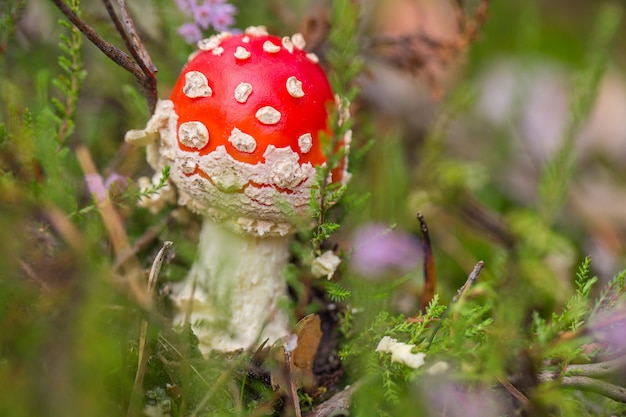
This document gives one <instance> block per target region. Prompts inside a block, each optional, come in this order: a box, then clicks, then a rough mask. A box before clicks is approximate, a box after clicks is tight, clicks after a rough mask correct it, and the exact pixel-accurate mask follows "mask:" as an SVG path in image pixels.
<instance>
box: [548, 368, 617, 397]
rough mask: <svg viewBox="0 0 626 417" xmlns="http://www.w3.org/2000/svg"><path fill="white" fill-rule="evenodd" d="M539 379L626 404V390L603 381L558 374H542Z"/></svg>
mask: <svg viewBox="0 0 626 417" xmlns="http://www.w3.org/2000/svg"><path fill="white" fill-rule="evenodd" d="M537 377H538V379H539V381H542V382H553V381H557V382H559V383H560V384H561V386H563V387H565V388H571V389H577V390H580V391H586V392H594V393H596V394H600V395H604V396H605V397H607V398H610V399H612V400H615V401H618V402H621V403H626V388H624V387H620V386H618V385H615V384H611V383H610V382H606V381H603V380H601V379H596V378H591V377H588V376H561V375H560V374H559V373H558V372H541V373H539V375H538V376H537Z"/></svg>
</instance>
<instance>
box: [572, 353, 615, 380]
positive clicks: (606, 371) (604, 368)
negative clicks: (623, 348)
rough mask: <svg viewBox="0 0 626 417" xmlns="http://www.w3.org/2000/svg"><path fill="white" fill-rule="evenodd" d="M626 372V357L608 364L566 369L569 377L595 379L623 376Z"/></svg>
mask: <svg viewBox="0 0 626 417" xmlns="http://www.w3.org/2000/svg"><path fill="white" fill-rule="evenodd" d="M625 371H626V355H623V356H620V357H619V358H617V359H613V360H610V361H606V362H598V363H590V364H582V365H569V366H567V367H566V368H565V375H567V376H587V377H593V378H607V377H610V376H613V375H622V374H623V373H624V372H625Z"/></svg>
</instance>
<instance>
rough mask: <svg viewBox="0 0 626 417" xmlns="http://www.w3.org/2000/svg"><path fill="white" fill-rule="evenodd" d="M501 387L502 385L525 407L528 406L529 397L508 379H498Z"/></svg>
mask: <svg viewBox="0 0 626 417" xmlns="http://www.w3.org/2000/svg"><path fill="white" fill-rule="evenodd" d="M496 379H497V380H498V382H499V383H500V385H502V386H503V387H504V388H505V389H506V390H507V391H508V392H509V394H511V395H512V396H513V397H515V399H516V400H517V401H519V402H520V404H522V405H523V406H527V405H528V397H526V396H525V395H524V394H523V393H522V392H521V391H520V390H518V389H517V387H515V385H513V384H512V383H511V381H509V380H508V379H507V378H496Z"/></svg>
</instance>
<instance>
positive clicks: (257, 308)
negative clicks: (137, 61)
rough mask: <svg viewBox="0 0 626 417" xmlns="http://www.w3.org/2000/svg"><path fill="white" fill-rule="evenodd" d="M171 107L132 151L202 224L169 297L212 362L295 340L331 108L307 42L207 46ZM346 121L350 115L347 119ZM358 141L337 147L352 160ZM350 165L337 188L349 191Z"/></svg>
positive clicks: (232, 40) (212, 41)
mask: <svg viewBox="0 0 626 417" xmlns="http://www.w3.org/2000/svg"><path fill="white" fill-rule="evenodd" d="M198 46H199V48H200V49H201V51H199V52H196V53H194V54H193V55H192V57H191V58H190V61H189V62H188V64H187V65H186V67H185V68H184V69H183V71H182V74H181V76H180V78H179V80H178V82H177V83H176V85H175V86H174V89H173V92H172V95H171V99H170V100H161V101H159V103H158V104H157V108H156V111H155V113H154V115H153V116H152V118H151V119H150V121H149V122H148V124H147V126H146V128H145V129H144V130H141V131H131V132H129V133H128V134H127V136H126V140H127V141H129V142H131V143H136V144H140V145H148V148H147V149H148V151H147V153H148V155H147V156H148V162H149V164H150V165H151V166H152V167H153V168H154V169H155V170H156V171H161V170H162V169H163V168H164V167H165V166H169V167H170V177H169V179H170V181H171V183H172V184H174V185H175V186H176V189H177V191H178V203H179V204H181V205H184V206H186V207H188V208H189V209H190V210H192V211H194V212H196V213H198V214H200V215H202V216H203V218H204V221H203V226H202V230H201V232H200V236H199V244H198V252H197V256H196V260H195V262H194V264H193V266H192V267H191V269H190V271H189V274H188V275H187V277H186V278H185V279H184V280H183V281H182V282H181V283H180V284H179V285H178V287H177V288H176V291H175V294H174V296H173V297H172V299H173V301H174V304H175V305H176V307H177V311H176V314H175V317H174V324H175V325H183V324H186V323H189V324H190V325H191V327H192V329H193V331H194V333H195V334H196V336H197V337H198V339H199V348H200V350H201V352H202V353H203V354H204V355H208V354H209V353H210V352H211V351H214V350H218V351H235V350H239V349H250V348H253V347H255V346H256V345H257V344H259V343H261V342H263V341H264V340H266V339H269V342H270V343H273V342H274V341H276V340H277V339H279V338H281V337H283V336H285V335H287V334H288V333H289V319H288V314H287V313H286V311H285V310H284V305H286V304H288V303H287V302H285V303H283V302H282V301H283V300H284V301H287V286H286V283H285V281H284V277H283V275H284V271H285V267H286V265H287V262H288V259H289V246H290V242H291V239H292V236H293V233H294V232H295V231H296V224H298V223H301V221H302V220H303V219H307V218H310V212H309V207H310V199H311V195H312V189H313V187H315V185H316V167H318V166H321V165H323V164H325V161H326V159H325V156H324V154H323V152H322V146H321V144H320V140H321V135H330V129H329V126H328V121H329V114H328V107H329V106H328V105H329V103H330V104H332V103H334V96H333V94H332V91H331V89H330V86H329V84H328V81H327V79H326V77H325V75H324V74H323V71H322V70H321V68H320V67H319V65H318V63H317V59H316V58H313V56H312V55H311V54H307V53H306V52H304V51H303V48H304V39H303V38H302V36H301V35H294V36H293V37H291V38H289V37H285V38H282V39H281V38H277V37H275V36H270V35H268V34H267V33H266V32H265V29H264V28H262V27H254V28H249V29H247V30H246V32H245V33H244V34H242V35H236V36H235V35H233V36H231V35H229V34H226V33H223V34H220V35H217V36H213V37H211V38H209V39H205V40H203V41H201V42H199V45H198ZM341 112H343V109H342V110H341ZM349 141H350V134H346V135H345V137H344V138H343V139H342V140H341V141H340V146H342V147H344V148H345V149H346V152H345V154H346V155H347V149H348V146H349ZM346 166H347V159H346V158H344V159H343V160H342V161H341V163H340V166H339V167H337V169H334V170H332V172H331V174H330V176H331V178H330V181H332V182H341V183H346V182H347V181H348V179H349V174H348V173H347V172H346Z"/></svg>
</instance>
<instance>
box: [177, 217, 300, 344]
mask: <svg viewBox="0 0 626 417" xmlns="http://www.w3.org/2000/svg"><path fill="white" fill-rule="evenodd" d="M290 242H291V236H284V237H262V238H261V237H254V236H250V235H243V234H238V233H236V232H234V231H232V230H231V229H230V228H228V227H223V226H222V225H220V224H217V223H215V222H214V221H212V220H210V219H208V218H205V220H204V223H203V226H202V231H201V233H200V241H199V245H198V254H197V255H196V261H195V262H194V264H193V266H192V268H191V270H190V271H189V274H188V275H187V277H186V278H185V279H184V280H183V282H181V283H180V284H179V285H178V286H177V288H176V289H175V295H174V296H173V297H172V299H173V301H174V303H175V305H176V306H177V307H178V312H177V314H176V316H175V318H174V324H175V325H182V324H184V323H191V327H192V330H193V331H194V333H195V335H196V336H197V337H198V340H199V349H200V351H201V352H202V354H203V355H204V356H207V355H208V354H209V352H211V351H213V350H217V351H223V352H231V351H236V350H240V349H249V348H251V347H254V346H256V345H258V344H260V343H262V342H263V341H265V340H266V339H269V343H273V342H274V341H276V340H277V339H279V338H281V337H283V336H285V335H287V334H288V333H289V320H288V318H287V315H286V313H285V312H284V311H283V310H282V309H281V306H280V304H281V303H280V300H281V299H284V300H285V301H286V298H287V285H286V283H285V281H284V277H283V274H284V271H285V267H286V266H287V261H288V258H289V244H290Z"/></svg>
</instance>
